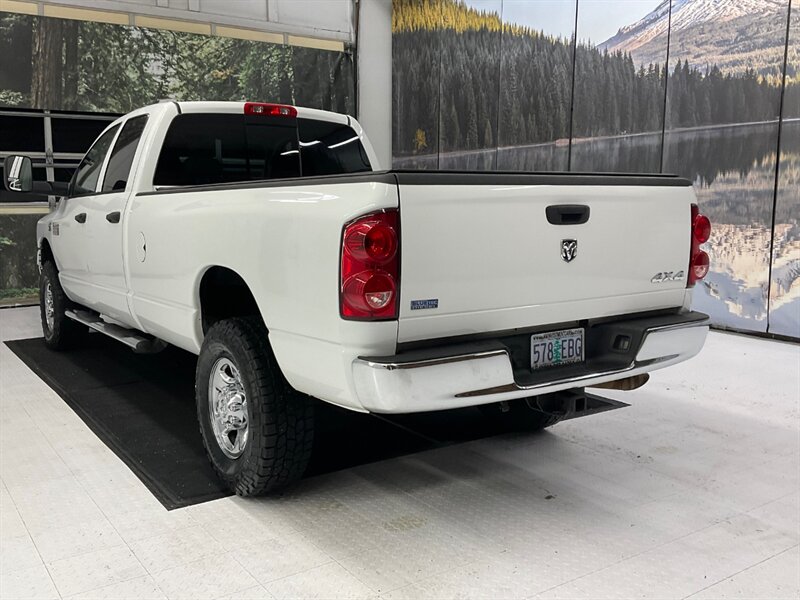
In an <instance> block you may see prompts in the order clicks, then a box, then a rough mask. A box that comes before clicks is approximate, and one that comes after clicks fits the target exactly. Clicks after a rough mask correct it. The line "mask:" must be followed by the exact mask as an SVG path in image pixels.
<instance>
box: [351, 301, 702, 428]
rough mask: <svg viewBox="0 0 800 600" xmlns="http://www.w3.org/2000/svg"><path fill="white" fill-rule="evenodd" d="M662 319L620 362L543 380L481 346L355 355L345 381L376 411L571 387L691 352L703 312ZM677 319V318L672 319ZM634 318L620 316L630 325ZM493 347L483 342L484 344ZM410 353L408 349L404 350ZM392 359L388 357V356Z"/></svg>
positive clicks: (504, 352) (499, 350)
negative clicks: (421, 352) (424, 352)
mask: <svg viewBox="0 0 800 600" xmlns="http://www.w3.org/2000/svg"><path fill="white" fill-rule="evenodd" d="M675 317H676V318H675V319H671V320H669V321H671V322H667V323H665V324H660V325H654V326H643V327H642V331H641V342H640V343H639V345H638V349H635V353H634V352H631V356H632V359H628V360H627V361H626V362H625V363H624V364H614V365H613V366H611V365H606V366H605V367H604V366H601V365H600V364H598V363H602V362H603V361H598V360H595V361H594V363H593V364H594V366H591V367H589V365H590V364H592V361H589V360H587V367H588V368H584V369H582V372H574V371H572V372H568V371H566V370H564V369H563V368H556V369H553V370H552V371H551V372H550V375H549V378H547V379H545V380H541V377H540V378H539V380H537V381H531V382H526V381H521V380H520V379H521V378H520V377H519V372H518V373H517V377H516V378H515V374H514V370H513V368H512V360H511V356H510V354H509V351H508V349H506V348H503V347H501V346H502V345H499V344H492V343H488V344H484V347H483V348H476V349H475V350H474V351H471V352H459V351H458V350H459V348H457V347H454V348H453V352H452V354H449V353H448V351H447V348H437V349H436V351H435V352H431V353H430V356H428V357H425V356H421V357H420V356H412V357H411V360H409V359H408V357H407V356H404V355H402V354H400V355H397V356H396V357H377V358H374V359H371V358H369V357H362V358H359V359H357V360H356V361H354V363H353V379H354V383H355V388H356V392H357V394H358V398H359V400H360V402H361V404H362V405H363V406H364V408H366V409H367V410H369V411H372V412H376V413H409V412H424V411H431V410H444V409H448V408H459V407H464V406H473V405H479V404H487V403H490V402H498V401H501V400H512V399H515V398H524V397H528V396H536V395H540V394H549V393H552V392H558V391H561V390H565V389H571V388H576V387H591V386H592V385H597V384H600V383H606V382H608V381H614V380H617V379H622V378H625V377H631V376H634V375H639V374H642V373H648V372H650V371H655V370H657V369H662V368H664V367H668V366H670V365H674V364H677V363H679V362H682V361H684V360H687V359H689V358H691V357H693V356H695V355H696V354H697V353H698V352H700V350H701V349H702V348H703V344H704V343H705V340H706V336H707V335H708V318H707V316H706V315H701V314H700V313H687V315H675ZM680 317H685V318H683V319H682V318H680ZM635 323H636V321H630V322H626V321H621V322H619V325H620V326H622V327H631V325H632V324H635ZM493 345H494V346H498V347H491V346H493ZM409 354H410V353H409ZM393 359H396V360H393Z"/></svg>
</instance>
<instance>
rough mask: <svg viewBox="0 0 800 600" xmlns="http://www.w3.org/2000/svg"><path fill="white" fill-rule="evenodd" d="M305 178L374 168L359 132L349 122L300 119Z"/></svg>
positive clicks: (301, 152)
mask: <svg viewBox="0 0 800 600" xmlns="http://www.w3.org/2000/svg"><path fill="white" fill-rule="evenodd" d="M297 122H298V129H299V132H300V156H301V158H302V161H303V177H309V176H312V175H340V174H342V173H359V172H361V171H371V170H372V167H371V166H370V164H369V158H367V153H366V152H365V151H364V146H363V145H362V144H361V140H360V139H359V137H358V135H356V132H355V131H353V129H351V128H350V127H349V126H347V125H341V124H339V123H331V122H328V121H315V120H312V119H298V120H297Z"/></svg>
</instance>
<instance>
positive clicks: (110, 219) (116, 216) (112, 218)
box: [106, 210, 119, 223]
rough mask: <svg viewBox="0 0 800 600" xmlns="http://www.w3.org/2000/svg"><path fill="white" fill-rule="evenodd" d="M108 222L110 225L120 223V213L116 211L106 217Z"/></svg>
mask: <svg viewBox="0 0 800 600" xmlns="http://www.w3.org/2000/svg"><path fill="white" fill-rule="evenodd" d="M106 221H108V222H109V223H119V211H118V210H115V211H114V212H110V213H108V214H107V215H106Z"/></svg>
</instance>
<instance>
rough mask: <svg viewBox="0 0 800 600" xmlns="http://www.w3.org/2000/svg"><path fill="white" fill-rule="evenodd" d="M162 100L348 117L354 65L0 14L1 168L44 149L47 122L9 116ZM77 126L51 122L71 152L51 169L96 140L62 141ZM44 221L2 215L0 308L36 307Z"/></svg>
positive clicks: (347, 57) (253, 46) (322, 54)
mask: <svg viewBox="0 0 800 600" xmlns="http://www.w3.org/2000/svg"><path fill="white" fill-rule="evenodd" d="M166 98H170V99H175V100H244V99H247V100H260V101H266V102H283V103H289V104H298V105H302V106H309V107H313V108H321V109H326V110H333V111H337V112H343V113H349V114H354V113H355V80H354V66H353V59H352V55H351V54H350V53H349V52H335V51H328V50H318V49H313V48H305V47H297V46H288V45H283V44H273V43H267V42H261V41H251V40H245V39H234V38H226V37H219V36H210V35H200V34H192V33H185V32H179V31H170V30H164V29H148V28H142V27H130V26H123V25H114V24H109V23H98V22H91V21H76V20H67V19H56V18H48V17H40V16H31V15H23V14H16V13H11V12H3V11H0V113H3V114H2V115H0V159H2V157H3V152H4V151H6V152H8V151H26V150H37V151H38V150H41V151H44V149H45V148H44V140H43V138H44V127H43V126H42V122H43V119H42V118H38V119H34V118H23V122H24V125H23V126H22V128H21V127H20V121H19V118H18V117H15V116H14V115H13V114H12V113H11V112H10V111H9V109H17V108H22V109H46V110H50V111H88V112H98V111H99V112H105V113H125V112H128V111H130V110H133V109H135V108H139V107H141V106H145V105H147V104H151V103H153V102H158V101H159V100H161V99H166ZM4 110H5V112H4ZM15 119H17V120H16V121H14V120H15ZM76 123H77V121H75V120H73V121H67V120H65V119H57V120H55V121H53V138H54V145H56V146H57V145H58V142H67V143H68V146H69V147H68V148H65V147H62V148H58V147H56V148H55V155H56V163H58V158H59V154H58V153H59V151H62V152H64V151H66V152H68V153H81V152H83V151H85V150H86V149H87V147H86V146H88V144H89V143H90V142H91V139H92V138H93V136H94V135H95V133H96V131H91V132H89V135H88V138H87V136H86V135H85V133H84V134H82V135H80V136H79V135H77V131H72V130H68V129H66V130H64V131H62V129H65V128H67V127H68V126H70V124H72V126H73V127H74V126H75V124H76ZM105 123H106V122H105V121H99V122H96V126H99V128H100V130H101V129H102V128H103V127H104V125H105ZM56 124H59V125H60V126H61V129H59V130H56ZM12 125H13V127H14V131H13V132H12V131H11V130H10V129H9V128H10V127H11V126H12ZM97 131H99V130H97ZM59 134H63V135H59ZM68 138H69V139H68ZM76 139H77V140H80V141H79V142H78V143H75V140H76ZM29 142H30V145H29V146H27V145H26V144H28V143H29ZM9 144H10V146H11V147H9ZM20 144H21V145H20ZM37 144H40V145H41V147H38V146H37ZM82 144H83V145H82ZM42 160H43V159H42ZM73 160H74V159H73ZM42 171H43V169H42ZM62 171H63V169H62ZM57 175H58V171H57ZM66 177H67V178H68V177H69V172H67V173H66ZM0 208H2V205H0ZM40 217H41V210H39V214H13V215H8V214H0V304H3V303H13V302H17V301H19V300H21V299H24V300H27V301H31V300H33V299H35V296H36V293H37V290H36V287H37V285H38V284H37V281H38V271H37V267H36V261H35V256H36V239H35V225H36V221H37V220H38V219H39V218H40Z"/></svg>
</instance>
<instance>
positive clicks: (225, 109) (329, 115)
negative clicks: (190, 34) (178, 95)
mask: <svg viewBox="0 0 800 600" xmlns="http://www.w3.org/2000/svg"><path fill="white" fill-rule="evenodd" d="M253 102H255V101H254V100H253ZM176 104H177V105H178V106H179V107H180V110H181V112H182V113H217V114H219V113H233V114H244V105H245V102H176ZM286 106H291V105H288V104H287V105H286ZM294 108H296V109H297V116H298V117H301V118H304V119H317V120H320V121H332V122H334V123H343V124H349V122H350V117H348V116H347V115H343V114H341V113H335V112H331V111H327V110H317V109H316V108H305V107H303V106H295V107H294Z"/></svg>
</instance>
